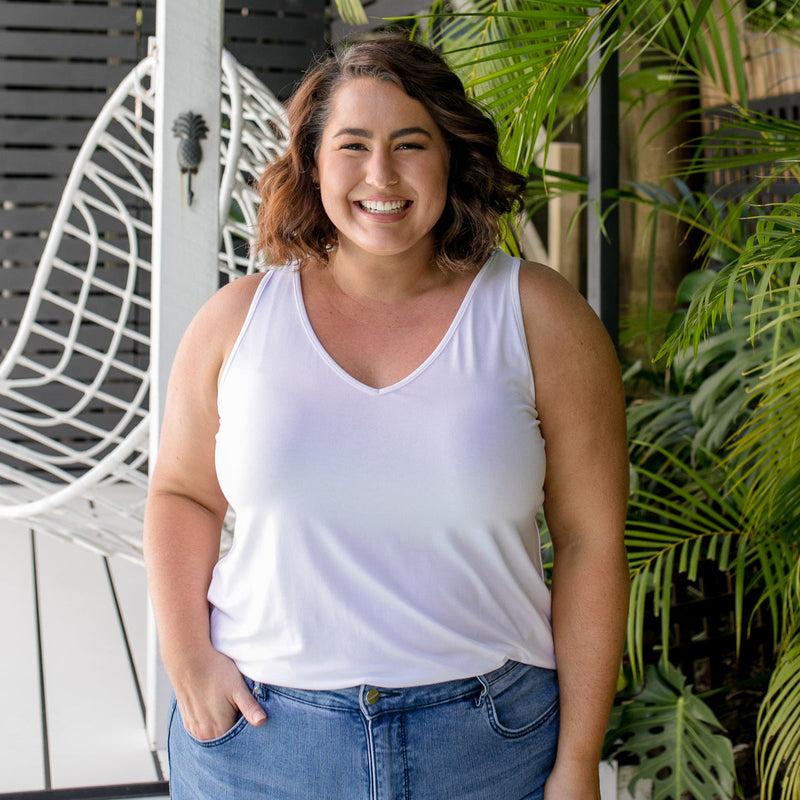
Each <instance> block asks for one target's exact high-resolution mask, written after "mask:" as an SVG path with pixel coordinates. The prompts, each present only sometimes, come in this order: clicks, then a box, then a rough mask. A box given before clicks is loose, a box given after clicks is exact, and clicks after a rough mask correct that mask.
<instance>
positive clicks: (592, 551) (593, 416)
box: [520, 265, 629, 800]
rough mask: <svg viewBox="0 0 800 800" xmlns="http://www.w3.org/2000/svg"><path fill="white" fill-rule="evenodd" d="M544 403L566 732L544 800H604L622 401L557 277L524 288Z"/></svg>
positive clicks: (588, 321) (601, 337)
mask: <svg viewBox="0 0 800 800" xmlns="http://www.w3.org/2000/svg"><path fill="white" fill-rule="evenodd" d="M520 292H521V297H522V303H523V314H524V317H525V326H526V333H527V336H528V344H529V349H530V353H531V362H532V365H533V370H534V379H535V384H536V404H537V408H538V411H539V415H540V419H541V426H542V433H543V435H544V439H545V446H546V453H547V472H546V478H545V508H544V511H545V517H546V519H547V524H548V528H549V530H550V534H551V538H552V542H553V552H554V561H553V633H554V637H555V650H556V663H557V669H558V675H559V685H560V691H561V732H560V735H559V743H558V754H557V760H556V766H555V768H554V770H553V773H552V775H551V777H550V780H549V781H548V784H547V788H546V791H545V797H546V798H547V800H556V799H558V800H567V799H568V798H569V800H595V798H599V786H598V763H599V761H600V756H601V749H602V744H603V738H604V734H605V730H606V727H607V725H608V717H609V713H610V710H611V706H612V704H613V699H614V694H615V688H616V681H617V676H618V674H619V666H620V659H621V655H622V648H623V642H624V636H625V621H626V615H627V608H628V590H629V577H628V562H627V556H626V553H625V547H624V540H623V534H624V527H625V515H626V508H627V498H628V452H627V434H626V425H625V401H624V393H623V389H622V380H621V376H620V369H619V364H618V361H617V357H616V354H615V352H614V349H613V347H612V345H611V342H610V340H609V338H608V336H607V335H606V332H605V329H604V328H603V326H602V323H601V322H600V321H599V320H598V319H597V317H596V316H595V314H594V312H593V311H592V310H591V309H590V308H589V306H588V304H586V303H585V301H584V300H583V298H581V297H580V296H579V295H578V294H577V292H575V291H574V290H573V289H572V288H571V287H569V286H568V285H567V284H566V282H565V281H563V279H561V278H560V276H558V275H557V274H556V273H554V272H552V271H551V270H549V269H547V268H545V267H540V266H538V265H527V266H526V267H524V269H523V273H522V275H521V280H520Z"/></svg>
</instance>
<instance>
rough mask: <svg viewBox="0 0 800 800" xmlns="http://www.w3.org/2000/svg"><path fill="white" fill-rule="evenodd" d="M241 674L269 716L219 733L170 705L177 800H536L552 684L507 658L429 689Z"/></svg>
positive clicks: (551, 743) (546, 673)
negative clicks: (200, 736) (197, 733)
mask: <svg viewBox="0 0 800 800" xmlns="http://www.w3.org/2000/svg"><path fill="white" fill-rule="evenodd" d="M245 680H247V683H248V685H249V686H250V688H251V690H252V692H253V695H254V696H255V697H256V698H257V699H258V701H259V702H260V703H261V705H262V707H263V708H264V710H265V711H266V712H267V715H268V718H267V721H266V722H265V723H264V725H262V726H260V727H258V728H254V727H252V726H251V725H249V724H248V723H247V721H246V720H245V719H244V718H243V717H241V718H240V719H239V720H238V721H237V722H236V724H235V725H234V726H233V727H232V728H231V729H230V730H229V731H228V732H227V733H225V734H224V735H222V736H220V737H219V738H218V739H213V740H210V741H199V740H197V739H194V738H193V737H192V736H190V735H189V734H188V733H187V732H186V730H185V728H184V726H183V721H182V720H181V717H180V712H179V711H178V709H177V706H176V704H175V703H174V702H173V708H172V713H171V718H170V727H169V758H170V785H171V796H172V798H173V800H255V798H265V799H266V800H537V799H539V798H541V797H542V795H543V790H544V783H545V780H546V779H547V776H548V774H549V773H550V770H551V769H552V765H553V762H554V760H555V751H556V740H557V738H558V724H559V723H558V720H559V713H558V681H557V678H556V674H555V672H553V671H552V670H547V669H542V668H539V667H532V666H528V665H524V664H519V663H517V662H514V661H509V662H507V663H506V664H504V665H503V666H502V667H500V668H499V669H497V670H495V671H494V672H491V673H489V674H487V675H482V676H479V677H476V678H467V679H464V680H457V681H449V682H447V683H439V684H433V685H430V686H416V687H410V688H407V689H384V688H381V687H374V686H358V687H353V688H349V689H342V690H338V691H307V690H300V689H287V688H283V687H279V686H272V685H268V684H263V683H254V682H253V681H250V680H249V679H245Z"/></svg>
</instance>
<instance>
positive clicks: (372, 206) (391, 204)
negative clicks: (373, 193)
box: [356, 200, 411, 214]
mask: <svg viewBox="0 0 800 800" xmlns="http://www.w3.org/2000/svg"><path fill="white" fill-rule="evenodd" d="M356 205H358V206H359V208H361V209H362V210H364V211H367V212H368V213H370V214H399V213H400V212H402V211H405V210H406V209H407V208H408V207H409V206H410V205H411V201H410V200H358V201H357V203H356Z"/></svg>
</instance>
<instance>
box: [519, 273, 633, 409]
mask: <svg viewBox="0 0 800 800" xmlns="http://www.w3.org/2000/svg"><path fill="white" fill-rule="evenodd" d="M520 302H521V306H522V317H523V322H524V325H525V335H526V338H527V343H528V352H529V354H530V358H531V366H532V368H533V374H534V379H535V383H536V398H537V406H539V408H540V410H546V411H547V413H548V416H549V419H550V420H553V419H554V418H558V417H559V416H561V415H563V414H565V413H566V412H568V410H569V409H572V410H573V412H574V413H577V412H578V410H579V409H580V413H582V414H584V416H587V417H588V416H596V415H597V414H605V413H607V412H608V410H609V409H611V408H613V409H614V412H613V413H615V414H618V413H619V410H620V409H621V408H623V407H624V393H623V390H622V376H621V369H620V363H619V358H618V356H617V353H616V350H615V349H614V346H613V344H612V342H611V338H610V337H609V335H608V333H607V332H606V329H605V326H604V325H603V323H602V322H601V321H600V319H599V318H598V316H597V314H595V312H594V310H593V309H592V308H591V306H590V305H589V303H588V302H587V301H586V300H585V299H584V298H583V296H582V295H581V294H580V293H579V292H578V291H577V290H576V289H574V288H573V287H572V286H571V285H570V284H569V283H568V281H567V280H566V279H565V278H563V277H562V276H561V275H559V274H558V273H557V272H556V271H555V270H552V269H550V268H549V267H545V266H543V265H541V264H533V263H530V262H523V265H522V269H521V270H520ZM598 403H599V405H598Z"/></svg>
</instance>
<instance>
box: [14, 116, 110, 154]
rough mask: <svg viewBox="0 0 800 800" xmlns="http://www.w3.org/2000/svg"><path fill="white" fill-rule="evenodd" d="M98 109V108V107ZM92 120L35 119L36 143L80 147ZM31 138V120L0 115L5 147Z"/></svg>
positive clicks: (25, 141) (26, 141) (22, 142)
mask: <svg viewBox="0 0 800 800" xmlns="http://www.w3.org/2000/svg"><path fill="white" fill-rule="evenodd" d="M98 111H99V109H98ZM93 121H94V120H61V119H48V120H37V122H36V128H35V130H36V139H37V144H50V143H52V144H55V145H58V146H64V145H77V146H78V147H80V145H81V144H83V140H84V139H85V138H86V134H87V133H89V128H91V127H92V122H93ZM30 140H31V121H30V120H27V119H2V118H1V117H0V142H3V143H4V144H5V145H6V147H9V146H12V147H13V146H14V145H18V144H21V145H25V144H27V143H28V142H30Z"/></svg>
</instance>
